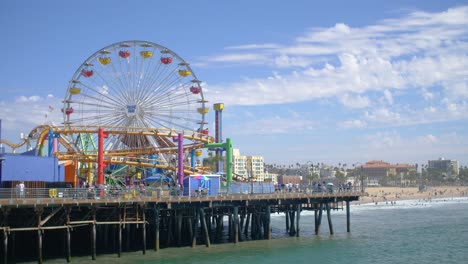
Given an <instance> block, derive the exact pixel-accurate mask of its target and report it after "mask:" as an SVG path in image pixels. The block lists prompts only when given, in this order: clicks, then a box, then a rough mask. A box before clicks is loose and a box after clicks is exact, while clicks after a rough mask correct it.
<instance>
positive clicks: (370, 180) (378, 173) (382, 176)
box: [359, 160, 416, 186]
mask: <svg viewBox="0 0 468 264" xmlns="http://www.w3.org/2000/svg"><path fill="white" fill-rule="evenodd" d="M359 169H360V172H359V173H360V174H361V175H362V176H363V177H365V181H366V183H367V186H379V185H381V184H383V183H385V184H393V185H402V184H405V179H406V178H407V177H406V176H407V175H408V174H409V173H410V172H411V171H414V172H415V171H416V166H415V165H410V164H398V163H397V164H390V163H388V162H384V161H382V160H371V161H368V162H366V164H364V165H362V166H361V167H360V168H359Z"/></svg>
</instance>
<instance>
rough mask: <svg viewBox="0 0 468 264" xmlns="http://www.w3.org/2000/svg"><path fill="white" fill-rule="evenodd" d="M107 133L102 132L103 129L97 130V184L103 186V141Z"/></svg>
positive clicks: (104, 165) (104, 164)
mask: <svg viewBox="0 0 468 264" xmlns="http://www.w3.org/2000/svg"><path fill="white" fill-rule="evenodd" d="M107 136H108V133H107V132H104V129H102V128H99V130H98V182H97V184H99V185H102V184H104V168H105V167H106V165H107V164H106V163H105V162H104V139H105V138H107Z"/></svg>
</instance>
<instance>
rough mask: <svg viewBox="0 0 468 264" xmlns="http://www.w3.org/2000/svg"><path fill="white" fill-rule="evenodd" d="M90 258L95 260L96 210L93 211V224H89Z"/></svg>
mask: <svg viewBox="0 0 468 264" xmlns="http://www.w3.org/2000/svg"><path fill="white" fill-rule="evenodd" d="M91 258H92V260H96V209H95V208H94V209H93V223H92V224H91Z"/></svg>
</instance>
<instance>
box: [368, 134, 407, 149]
mask: <svg viewBox="0 0 468 264" xmlns="http://www.w3.org/2000/svg"><path fill="white" fill-rule="evenodd" d="M365 140H366V141H368V142H369V145H370V146H371V148H374V149H389V148H395V147H399V146H401V145H402V143H403V142H402V139H401V137H400V134H399V133H398V132H396V131H391V132H379V133H376V134H373V135H367V136H365Z"/></svg>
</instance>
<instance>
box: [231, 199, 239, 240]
mask: <svg viewBox="0 0 468 264" xmlns="http://www.w3.org/2000/svg"><path fill="white" fill-rule="evenodd" d="M232 214H233V220H234V243H238V242H239V206H234V208H233V209H232Z"/></svg>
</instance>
